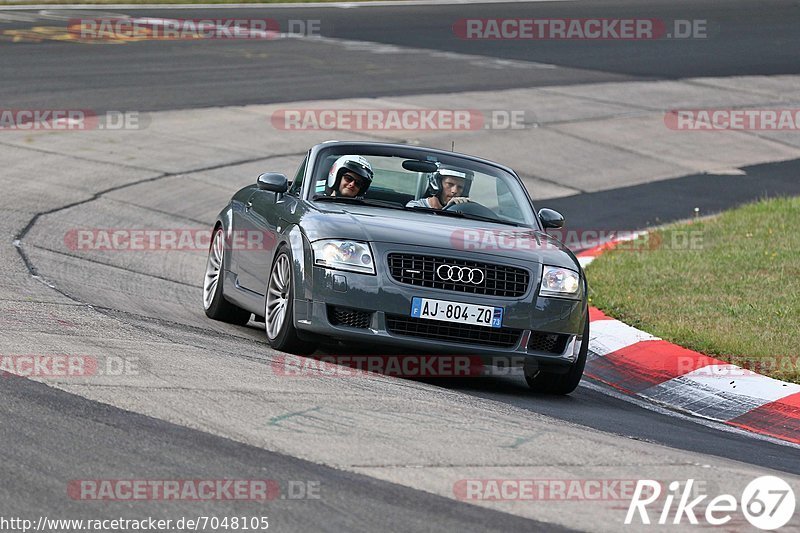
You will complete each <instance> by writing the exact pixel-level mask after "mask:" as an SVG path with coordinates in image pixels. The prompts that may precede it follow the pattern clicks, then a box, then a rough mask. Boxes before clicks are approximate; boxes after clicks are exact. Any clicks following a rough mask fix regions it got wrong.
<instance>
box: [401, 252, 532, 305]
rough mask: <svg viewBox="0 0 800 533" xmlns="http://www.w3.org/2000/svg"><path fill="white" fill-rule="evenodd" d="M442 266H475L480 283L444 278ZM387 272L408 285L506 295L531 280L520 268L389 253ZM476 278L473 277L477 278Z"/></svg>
mask: <svg viewBox="0 0 800 533" xmlns="http://www.w3.org/2000/svg"><path fill="white" fill-rule="evenodd" d="M442 265H450V266H459V267H468V268H476V269H479V270H481V272H482V273H483V276H482V279H481V280H480V283H470V282H468V281H447V280H443V279H441V278H440V277H439V276H438V274H437V272H436V271H437V269H438V268H439V267H440V266H442ZM389 273H390V274H391V276H392V278H394V279H395V280H396V281H399V282H400V283H407V284H409V285H417V286H420V287H430V288H432V289H444V290H447V291H455V292H466V293H469V294H486V295H489V296H500V297H507V298H515V297H520V296H522V295H524V294H525V292H526V291H527V290H528V283H529V281H530V275H529V274H528V271H527V270H525V269H523V268H515V267H510V266H505V265H493V264H490V263H479V262H477V261H466V260H464V259H448V258H443V257H435V256H428V255H416V254H401V253H391V254H389ZM478 277H479V276H477V275H476V276H475V279H476V281H477V279H478Z"/></svg>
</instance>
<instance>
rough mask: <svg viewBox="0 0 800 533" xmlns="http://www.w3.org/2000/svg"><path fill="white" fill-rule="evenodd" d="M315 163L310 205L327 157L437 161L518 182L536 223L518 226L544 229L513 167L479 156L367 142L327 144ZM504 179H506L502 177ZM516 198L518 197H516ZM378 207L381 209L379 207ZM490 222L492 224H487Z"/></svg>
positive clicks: (307, 187) (318, 149) (309, 179)
mask: <svg viewBox="0 0 800 533" xmlns="http://www.w3.org/2000/svg"><path fill="white" fill-rule="evenodd" d="M311 152H312V154H311V156H312V159H313V164H311V165H308V167H307V168H306V176H305V180H304V182H305V183H304V184H303V186H304V190H303V199H305V200H306V201H308V202H312V203H313V202H315V199H314V197H315V196H318V193H316V192H315V187H316V183H315V181H316V179H315V176H317V174H318V173H319V172H320V165H322V163H323V162H324V161H325V160H326V158H328V157H330V156H332V155H337V156H339V155H348V154H358V155H362V156H366V157H369V156H378V157H400V158H404V159H417V160H423V161H425V160H434V161H438V162H440V163H442V164H444V165H453V166H457V167H463V168H467V169H471V170H473V171H475V172H480V173H483V174H488V175H492V176H496V179H506V180H508V182H509V183H508V186H509V187H513V186H514V185H513V184H512V182H514V183H516V186H517V187H519V193H520V197H519V198H518V199H517V201H518V202H519V201H520V200H524V203H522V202H520V203H521V204H522V205H520V208H521V209H526V208H527V209H529V211H528V213H527V215H529V216H530V219H531V220H532V221H533V222H532V223H528V222H516V221H514V224H515V225H519V226H520V227H531V228H534V229H538V230H541V229H542V228H541V222H540V220H539V217H538V215H537V214H536V210H535V208H534V205H533V200H532V199H531V197H530V194H529V193H528V190H527V189H526V188H525V185H524V184H523V183H522V180H521V179H520V178H519V176H517V174H516V173H515V172H514V171H513V170H512V169H510V168H508V167H506V166H503V165H501V164H499V163H495V162H494V161H489V160H486V159H481V158H478V157H474V156H470V155H467V154H460V153H457V152H447V151H444V150H436V149H432V148H422V147H416V146H408V145H397V144H387V143H367V142H340V141H335V142H325V143H321V144H318V145H316V146H314V147H313V148H312V150H311ZM500 176H502V177H500ZM515 197H516V195H515ZM376 207H377V206H376ZM419 211H421V212H425V211H426V210H425V209H419ZM487 222H488V221H487ZM496 223H497V224H507V223H509V221H506V220H503V219H498V220H497V222H496Z"/></svg>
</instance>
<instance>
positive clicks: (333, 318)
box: [328, 305, 372, 329]
mask: <svg viewBox="0 0 800 533" xmlns="http://www.w3.org/2000/svg"><path fill="white" fill-rule="evenodd" d="M328 322H330V323H331V324H333V325H334V326H347V327H351V328H361V329H366V328H368V327H369V325H370V323H371V322H372V313H370V312H369V311H359V310H358V309H350V308H348V307H336V306H333V305H329V306H328Z"/></svg>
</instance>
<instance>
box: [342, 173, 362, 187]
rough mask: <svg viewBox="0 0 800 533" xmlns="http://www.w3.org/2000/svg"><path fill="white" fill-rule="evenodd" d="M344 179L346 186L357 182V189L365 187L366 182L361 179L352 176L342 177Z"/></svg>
mask: <svg viewBox="0 0 800 533" xmlns="http://www.w3.org/2000/svg"><path fill="white" fill-rule="evenodd" d="M342 179H343V180H344V182H345V184H346V185H349V184H350V183H352V182H356V187H358V188H359V189H361V188H363V187H364V180H362V179H361V178H357V177H356V176H353V175H352V174H345V175H343V176H342Z"/></svg>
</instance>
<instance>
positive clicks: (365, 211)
mask: <svg viewBox="0 0 800 533" xmlns="http://www.w3.org/2000/svg"><path fill="white" fill-rule="evenodd" d="M301 224H302V226H303V229H304V231H305V234H306V236H307V237H308V239H309V240H310V241H316V240H319V239H351V240H357V241H370V242H381V243H391V244H404V245H411V246H420V247H425V248H440V249H443V250H459V251H468V252H470V253H471V254H480V255H490V256H501V257H505V258H514V259H520V260H523V261H526V262H536V263H544V264H549V265H554V266H561V267H566V268H572V269H576V268H579V267H578V261H577V259H576V258H575V256H574V255H573V254H572V253H571V252H570V251H569V250H568V249H567V248H566V246H564V244H563V243H561V242H560V241H558V240H557V239H555V238H553V237H551V236H549V235H547V234H546V233H544V232H542V231H539V230H535V229H531V228H523V227H516V226H509V225H505V224H494V223H491V222H485V221H479V220H468V219H463V218H453V217H447V216H440V215H435V214H432V213H427V212H424V211H416V212H415V211H400V210H394V209H382V208H375V207H371V206H354V205H346V206H343V205H325V206H324V207H323V208H320V209H319V210H318V211H309V212H307V213H306V214H305V216H304V217H303V219H302V222H301Z"/></svg>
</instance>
